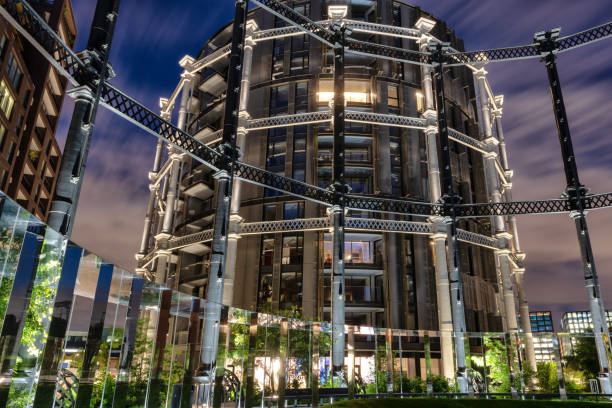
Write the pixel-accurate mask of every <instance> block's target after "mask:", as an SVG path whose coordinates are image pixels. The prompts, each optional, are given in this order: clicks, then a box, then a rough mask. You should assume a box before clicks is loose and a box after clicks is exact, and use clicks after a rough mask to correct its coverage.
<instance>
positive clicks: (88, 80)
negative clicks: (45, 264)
mask: <svg viewBox="0 0 612 408" xmlns="http://www.w3.org/2000/svg"><path fill="white" fill-rule="evenodd" d="M118 12H119V0H98V1H97V3H96V10H95V12H94V17H93V21H92V23H91V31H90V33H89V38H88V40H87V48H86V49H85V51H83V53H82V55H83V58H84V59H85V61H86V63H87V65H88V66H87V70H86V71H85V72H79V73H78V74H77V76H78V79H79V82H80V83H84V84H86V85H83V86H80V87H78V88H76V89H74V91H73V92H74V94H75V95H76V101H75V105H74V111H73V113H72V119H71V121H70V128H69V129H68V136H67V138H66V144H65V145H64V154H63V156H62V163H61V165H60V170H59V178H58V180H57V186H56V187H55V194H54V196H53V200H52V201H51V209H50V210H49V220H48V224H49V226H50V227H51V228H52V229H54V230H56V231H59V232H60V233H62V234H63V235H65V236H67V237H70V235H71V234H72V228H73V227H74V218H75V216H76V209H77V205H78V202H79V195H80V193H81V186H82V185H83V176H84V174H83V173H84V171H85V164H86V162H87V155H88V153H89V146H90V144H91V136H92V133H93V128H94V124H95V121H96V113H97V110H98V102H99V101H100V92H101V86H100V85H101V84H102V81H100V78H104V79H106V78H107V77H108V76H111V75H112V70H111V69H110V67H109V64H108V57H109V54H110V48H111V44H112V40H113V33H114V31H115V23H116V21H117V14H118Z"/></svg>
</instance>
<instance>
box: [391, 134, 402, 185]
mask: <svg viewBox="0 0 612 408" xmlns="http://www.w3.org/2000/svg"><path fill="white" fill-rule="evenodd" d="M389 151H390V154H391V189H392V194H393V195H401V194H402V151H401V130H400V129H399V128H396V127H391V128H389Z"/></svg>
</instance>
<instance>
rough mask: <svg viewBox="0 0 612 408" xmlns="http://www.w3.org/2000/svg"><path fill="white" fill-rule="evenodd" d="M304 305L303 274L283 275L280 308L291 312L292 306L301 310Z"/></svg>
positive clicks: (291, 273) (287, 273) (285, 273)
mask: <svg viewBox="0 0 612 408" xmlns="http://www.w3.org/2000/svg"><path fill="white" fill-rule="evenodd" d="M301 305H302V272H283V273H281V283H280V296H279V307H280V309H281V310H289V309H290V308H291V307H292V306H293V307H297V308H298V309H300V308H301Z"/></svg>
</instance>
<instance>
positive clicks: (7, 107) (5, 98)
mask: <svg viewBox="0 0 612 408" xmlns="http://www.w3.org/2000/svg"><path fill="white" fill-rule="evenodd" d="M14 104H15V99H14V98H13V96H12V95H11V92H10V91H9V89H8V86H7V85H6V81H4V80H3V81H2V82H0V109H1V110H2V112H4V116H6V118H7V119H10V117H11V113H12V112H13V105H14Z"/></svg>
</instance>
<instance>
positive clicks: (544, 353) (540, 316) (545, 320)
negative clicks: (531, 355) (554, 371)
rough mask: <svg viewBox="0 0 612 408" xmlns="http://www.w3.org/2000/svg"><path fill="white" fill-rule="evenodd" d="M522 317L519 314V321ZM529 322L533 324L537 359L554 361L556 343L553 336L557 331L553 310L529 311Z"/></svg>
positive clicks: (532, 330) (532, 329)
mask: <svg viewBox="0 0 612 408" xmlns="http://www.w3.org/2000/svg"><path fill="white" fill-rule="evenodd" d="M520 319H521V317H520V316H519V321H520ZM529 322H530V324H531V332H532V333H533V347H534V352H535V358H536V361H538V362H540V361H554V359H555V352H556V344H555V342H554V341H553V337H552V336H551V335H552V334H553V333H554V332H555V328H554V325H553V318H552V312H550V311H533V312H529ZM519 326H520V324H519ZM521 331H522V330H521Z"/></svg>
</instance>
